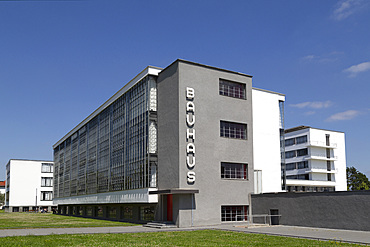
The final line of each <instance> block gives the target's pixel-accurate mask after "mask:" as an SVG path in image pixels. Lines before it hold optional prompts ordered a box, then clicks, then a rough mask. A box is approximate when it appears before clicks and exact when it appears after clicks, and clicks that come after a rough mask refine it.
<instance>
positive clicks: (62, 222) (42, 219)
mask: <svg viewBox="0 0 370 247" xmlns="http://www.w3.org/2000/svg"><path fill="white" fill-rule="evenodd" d="M132 225H135V224H130V223H124V222H117V221H108V220H97V219H89V218H80V217H72V216H62V215H56V214H51V213H47V214H41V213H1V214H0V229H10V228H46V227H47V228H51V227H56V228H60V227H98V226H132ZM0 245H1V244H0Z"/></svg>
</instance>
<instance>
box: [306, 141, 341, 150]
mask: <svg viewBox="0 0 370 247" xmlns="http://www.w3.org/2000/svg"><path fill="white" fill-rule="evenodd" d="M307 146H311V147H322V148H337V144H336V143H330V145H326V142H320V141H310V142H308V143H307Z"/></svg>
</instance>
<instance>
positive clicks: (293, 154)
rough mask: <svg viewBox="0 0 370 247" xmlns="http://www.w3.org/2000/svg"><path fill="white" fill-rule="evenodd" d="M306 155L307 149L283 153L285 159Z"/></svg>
mask: <svg viewBox="0 0 370 247" xmlns="http://www.w3.org/2000/svg"><path fill="white" fill-rule="evenodd" d="M306 155H308V149H307V148H303V149H298V150H293V151H287V152H285V158H286V159H289V158H294V157H300V156H306Z"/></svg>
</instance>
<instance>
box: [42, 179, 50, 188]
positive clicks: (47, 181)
mask: <svg viewBox="0 0 370 247" xmlns="http://www.w3.org/2000/svg"><path fill="white" fill-rule="evenodd" d="M41 186H42V187H53V178H41Z"/></svg>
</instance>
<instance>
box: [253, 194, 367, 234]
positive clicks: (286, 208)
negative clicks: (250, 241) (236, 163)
mask: <svg viewBox="0 0 370 247" xmlns="http://www.w3.org/2000/svg"><path fill="white" fill-rule="evenodd" d="M270 209H278V210H279V214H280V215H282V216H281V218H280V224H281V225H292V226H308V227H321V228H334V229H352V230H362V231H370V191H369V190H368V191H338V192H313V193H291V192H289V193H277V194H260V195H252V213H253V214H269V212H270Z"/></svg>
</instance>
